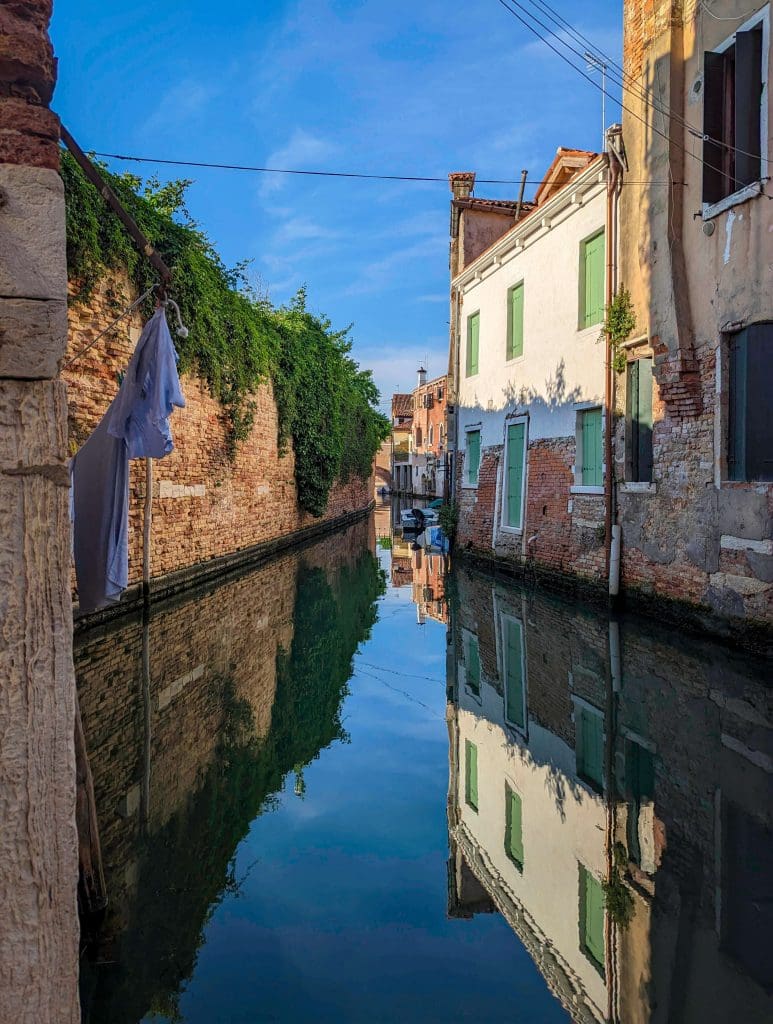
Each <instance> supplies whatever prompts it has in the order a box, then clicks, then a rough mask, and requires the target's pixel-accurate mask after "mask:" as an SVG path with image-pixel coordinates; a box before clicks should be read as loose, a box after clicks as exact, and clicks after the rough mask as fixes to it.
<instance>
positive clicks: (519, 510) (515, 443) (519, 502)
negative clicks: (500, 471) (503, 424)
mask: <svg viewBox="0 0 773 1024" xmlns="http://www.w3.org/2000/svg"><path fill="white" fill-rule="evenodd" d="M525 429H526V428H525V426H524V424H523V423H513V424H512V425H511V426H509V427H508V428H507V525H508V526H514V527H516V528H518V529H520V527H521V525H522V520H523V455H524V451H523V448H524V445H523V439H524V434H525Z"/></svg>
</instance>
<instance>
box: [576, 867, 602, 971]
mask: <svg viewBox="0 0 773 1024" xmlns="http://www.w3.org/2000/svg"><path fill="white" fill-rule="evenodd" d="M579 868H580V949H581V950H582V952H583V953H584V954H585V955H586V956H587V957H588V959H589V960H590V961H591V963H593V965H594V966H595V967H596V969H597V970H598V971H600V972H601V973H602V974H603V972H604V890H603V889H602V888H601V882H599V880H598V879H597V878H596V876H595V875H593V874H592V873H591V872H590V871H588V869H587V868H586V867H584V866H583V865H582V864H580V866H579Z"/></svg>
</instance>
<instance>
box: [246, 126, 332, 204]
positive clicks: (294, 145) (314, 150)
mask: <svg viewBox="0 0 773 1024" xmlns="http://www.w3.org/2000/svg"><path fill="white" fill-rule="evenodd" d="M336 150H337V147H336V146H335V145H333V143H332V142H329V141H328V140H327V139H323V138H321V137H320V136H318V135H312V134H311V132H307V131H306V130H305V129H304V128H296V129H295V131H294V132H293V134H292V135H291V136H290V139H289V140H288V142H286V143H285V145H284V146H280V148H279V149H275V150H274V151H273V152H272V153H269V154H268V156H267V157H266V159H265V165H266V167H279V168H287V169H289V170H309V171H316V170H320V169H323V170H324V168H323V167H321V165H322V164H324V162H325V161H326V160H327V159H328V157H330V156H332V154H333V153H335V152H336ZM287 177H288V176H287V175H285V174H266V175H264V176H263V178H262V179H261V182H260V187H259V192H260V195H261V196H262V197H264V198H265V197H267V196H270V195H273V194H274V193H276V192H278V191H280V189H281V188H283V186H284V185H285V184H286V183H287Z"/></svg>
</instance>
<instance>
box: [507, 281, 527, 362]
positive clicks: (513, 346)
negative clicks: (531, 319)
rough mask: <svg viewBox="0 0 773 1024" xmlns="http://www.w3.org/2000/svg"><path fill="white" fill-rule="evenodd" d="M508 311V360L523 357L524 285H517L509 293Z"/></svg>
mask: <svg viewBox="0 0 773 1024" xmlns="http://www.w3.org/2000/svg"><path fill="white" fill-rule="evenodd" d="M508 298H509V308H508V310H507V353H506V358H507V359H517V358H518V356H522V355H523V284H517V285H516V286H515V287H514V288H511V289H510V291H509V292H508Z"/></svg>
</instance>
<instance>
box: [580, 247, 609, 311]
mask: <svg viewBox="0 0 773 1024" xmlns="http://www.w3.org/2000/svg"><path fill="white" fill-rule="evenodd" d="M582 264H583V265H582V267H581V271H582V277H583V286H584V287H583V290H582V298H583V308H582V310H581V315H580V326H581V327H592V326H593V324H600V323H601V322H602V320H603V319H604V232H603V231H602V232H600V233H599V234H598V235H594V237H593V238H589V239H588V240H587V242H583V245H582Z"/></svg>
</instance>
